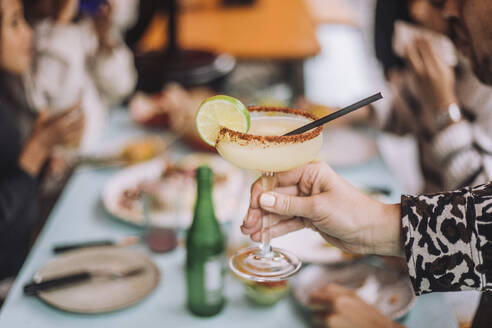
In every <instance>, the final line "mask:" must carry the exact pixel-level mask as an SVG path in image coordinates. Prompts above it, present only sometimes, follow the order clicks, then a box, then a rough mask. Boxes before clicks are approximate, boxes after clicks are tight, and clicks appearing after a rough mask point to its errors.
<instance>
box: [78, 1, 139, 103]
mask: <svg viewBox="0 0 492 328" xmlns="http://www.w3.org/2000/svg"><path fill="white" fill-rule="evenodd" d="M111 13H112V6H110V5H109V4H108V5H106V6H103V7H102V8H101V10H100V12H99V13H98V14H97V15H96V16H95V18H94V19H93V24H92V28H91V29H90V30H88V31H86V32H87V36H86V38H87V39H92V38H96V39H97V42H96V43H97V45H98V46H97V50H96V51H95V52H94V53H93V57H92V60H93V65H92V74H93V77H94V80H95V81H96V84H97V88H98V90H99V92H100V94H101V95H102V97H103V98H104V101H105V102H106V104H107V105H109V106H114V105H116V104H118V103H120V102H121V101H123V100H124V99H125V98H126V97H128V96H129V95H130V94H131V92H132V91H133V90H134V89H135V86H136V83H137V72H136V68H135V62H134V59H133V54H132V52H131V51H130V49H129V48H128V47H127V46H126V44H125V43H124V42H123V40H122V38H121V35H120V34H119V33H118V32H117V31H116V28H115V27H114V26H113V24H112V20H111Z"/></svg>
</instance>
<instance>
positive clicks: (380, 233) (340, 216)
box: [241, 162, 403, 256]
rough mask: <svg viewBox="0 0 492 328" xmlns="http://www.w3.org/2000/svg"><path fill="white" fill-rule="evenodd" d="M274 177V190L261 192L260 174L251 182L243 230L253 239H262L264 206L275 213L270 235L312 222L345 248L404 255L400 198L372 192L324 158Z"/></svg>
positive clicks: (327, 238) (326, 235) (313, 225)
mask: <svg viewBox="0 0 492 328" xmlns="http://www.w3.org/2000/svg"><path fill="white" fill-rule="evenodd" d="M276 177H277V186H278V187H277V188H276V189H275V190H274V192H268V193H263V190H262V185H261V180H260V179H259V180H257V181H256V182H255V183H254V184H253V186H252V187H251V199H250V206H249V209H248V214H247V215H246V218H245V220H244V222H243V226H242V227H241V231H242V232H243V233H244V234H248V235H251V239H253V240H254V241H257V242H259V241H260V240H261V218H262V211H263V210H265V211H268V212H270V213H273V214H272V215H271V216H272V219H271V227H270V236H271V237H272V238H274V237H277V236H281V235H284V234H286V233H288V232H291V231H295V230H299V229H302V228H305V227H308V228H311V229H314V230H316V231H318V232H319V233H320V234H321V236H323V238H325V239H326V240H327V241H328V242H330V243H332V244H333V245H335V246H337V247H339V248H341V249H342V250H345V251H347V252H351V253H362V254H366V253H370V254H379V255H396V256H402V255H403V247H402V239H401V220H400V205H399V204H394V205H387V204H383V203H380V202H378V201H376V200H373V199H371V198H369V197H368V196H366V195H364V194H362V193H361V192H360V191H358V190H357V189H356V188H354V187H353V186H352V185H350V184H349V183H347V182H346V181H345V180H343V179H342V178H341V177H340V176H338V175H337V174H336V173H335V172H334V171H333V170H332V169H331V168H330V167H329V166H328V165H327V164H325V163H321V162H317V163H310V164H307V165H305V166H302V167H299V168H297V169H294V170H291V171H288V172H280V173H278V174H276Z"/></svg>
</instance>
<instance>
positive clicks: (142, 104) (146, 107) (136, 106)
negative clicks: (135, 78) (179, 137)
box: [129, 91, 169, 127]
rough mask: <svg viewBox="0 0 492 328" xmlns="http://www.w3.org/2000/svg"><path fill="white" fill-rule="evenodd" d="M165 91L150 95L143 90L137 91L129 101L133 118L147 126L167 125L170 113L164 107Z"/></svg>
mask: <svg viewBox="0 0 492 328" xmlns="http://www.w3.org/2000/svg"><path fill="white" fill-rule="evenodd" d="M163 98H164V93H163V92H160V93H157V94H155V95H148V94H146V93H143V92H141V91H139V92H137V93H135V95H134V96H133V97H132V99H131V100H130V103H129V108H130V116H131V118H132V120H134V121H135V122H138V123H140V124H143V125H146V126H151V127H152V126H154V127H158V126H161V127H166V126H168V125H169V113H168V112H167V111H166V110H165V108H163V104H162V103H163Z"/></svg>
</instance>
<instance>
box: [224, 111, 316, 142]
mask: <svg viewBox="0 0 492 328" xmlns="http://www.w3.org/2000/svg"><path fill="white" fill-rule="evenodd" d="M247 109H248V111H249V112H282V113H287V114H291V115H297V116H304V117H306V118H308V119H311V120H313V121H315V120H317V118H316V116H314V115H312V114H310V113H308V112H305V111H302V110H299V109H294V108H287V107H270V106H249V107H247ZM321 131H323V126H318V127H317V128H315V129H312V130H309V131H307V132H304V133H301V134H295V135H291V136H259V135H254V134H248V133H243V132H239V131H234V130H231V129H228V128H226V127H222V128H221V129H220V130H219V134H218V135H217V140H216V144H217V143H219V142H220V139H222V137H223V136H225V135H228V136H229V138H230V140H231V141H232V142H237V141H238V140H240V141H245V142H250V141H256V142H259V143H285V144H287V143H302V142H305V141H308V140H311V139H314V138H316V137H317V136H319V135H320V134H321Z"/></svg>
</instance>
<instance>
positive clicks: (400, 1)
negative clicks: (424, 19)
mask: <svg viewBox="0 0 492 328" xmlns="http://www.w3.org/2000/svg"><path fill="white" fill-rule="evenodd" d="M408 1H409V0H378V2H377V4H376V17H375V29H374V42H375V45H374V47H375V50H376V58H377V59H378V60H379V61H380V62H381V64H382V65H383V68H384V72H385V73H387V72H388V71H389V70H390V69H392V68H402V67H404V66H405V63H404V62H403V60H402V59H401V58H400V57H398V56H397V55H396V54H395V53H394V51H393V33H394V29H395V22H396V21H397V20H403V21H407V22H410V21H411V19H410V14H409V12H408Z"/></svg>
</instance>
